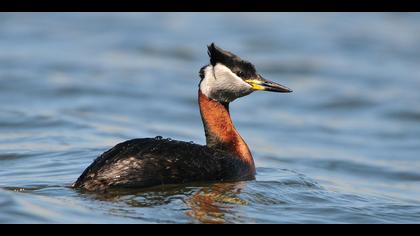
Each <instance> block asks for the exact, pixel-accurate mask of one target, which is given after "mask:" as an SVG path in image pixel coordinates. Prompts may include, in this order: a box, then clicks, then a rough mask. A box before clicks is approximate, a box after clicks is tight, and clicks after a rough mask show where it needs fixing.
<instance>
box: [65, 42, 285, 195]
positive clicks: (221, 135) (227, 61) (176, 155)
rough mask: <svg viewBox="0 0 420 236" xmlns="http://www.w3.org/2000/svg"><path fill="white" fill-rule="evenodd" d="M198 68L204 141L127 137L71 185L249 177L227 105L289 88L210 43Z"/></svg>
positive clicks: (246, 155) (248, 159)
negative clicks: (255, 94) (205, 60)
mask: <svg viewBox="0 0 420 236" xmlns="http://www.w3.org/2000/svg"><path fill="white" fill-rule="evenodd" d="M208 54H209V56H210V64H208V65H206V66H204V67H202V68H201V70H200V77H201V81H200V84H199V90H198V104H199V106H200V113H201V118H202V121H203V125H204V131H205V135H206V142H207V144H206V145H198V144H193V143H191V142H183V141H176V140H171V139H162V138H161V137H160V136H158V137H156V138H142V139H133V140H129V141H126V142H123V143H120V144H117V145H116V146H115V147H113V148H111V149H110V150H108V151H107V152H105V153H103V154H102V155H101V156H99V157H98V158H97V159H96V160H95V161H94V162H93V163H92V164H91V165H90V166H89V167H88V168H87V169H86V170H85V171H84V172H83V174H82V175H81V176H80V177H79V179H78V180H77V181H76V183H74V185H73V187H75V188H81V189H85V190H88V191H105V190H107V189H110V188H141V187H150V186H154V185H161V184H176V183H186V182H195V181H236V180H251V179H254V178H255V177H254V176H255V165H254V160H253V158H252V155H251V151H250V150H249V148H248V145H247V144H246V143H245V141H244V140H243V139H242V137H241V136H240V135H239V133H238V131H237V130H236V129H235V127H234V125H233V122H232V120H231V118H230V115H229V103H230V102H232V101H233V100H235V99H236V98H239V97H243V96H246V95H248V94H250V93H252V92H253V91H257V90H258V91H272V92H282V93H284V92H291V90H290V89H289V88H287V87H285V86H282V85H280V84H277V83H274V82H271V81H268V80H266V79H264V78H263V77H262V76H261V75H260V74H258V73H257V71H256V70H255V67H254V65H252V64H251V63H249V62H247V61H245V60H242V59H241V58H239V57H238V56H236V55H235V54H233V53H231V52H228V51H225V50H223V49H221V48H219V47H217V46H215V45H214V43H212V44H211V45H210V46H208Z"/></svg>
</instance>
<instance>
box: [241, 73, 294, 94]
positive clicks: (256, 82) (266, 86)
mask: <svg viewBox="0 0 420 236" xmlns="http://www.w3.org/2000/svg"><path fill="white" fill-rule="evenodd" d="M245 82H247V83H248V84H249V85H251V86H252V89H253V90H255V91H258V90H263V91H270V92H277V93H290V92H292V90H291V89H289V88H288V87H286V86H283V85H281V84H278V83H275V82H273V81H269V80H266V79H264V78H263V77H262V76H258V78H257V79H248V80H245Z"/></svg>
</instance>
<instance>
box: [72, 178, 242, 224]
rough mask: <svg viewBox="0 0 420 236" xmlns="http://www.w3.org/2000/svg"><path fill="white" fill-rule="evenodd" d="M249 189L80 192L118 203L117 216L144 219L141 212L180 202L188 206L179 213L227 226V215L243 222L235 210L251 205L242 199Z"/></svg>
mask: <svg viewBox="0 0 420 236" xmlns="http://www.w3.org/2000/svg"><path fill="white" fill-rule="evenodd" d="M245 187H246V182H218V183H206V184H197V185H188V186H186V185H166V186H159V187H153V188H148V189H118V190H111V191H108V192H106V193H101V194H96V193H87V192H85V191H83V190H80V191H81V194H82V195H83V196H84V197H88V196H89V198H91V197H93V198H94V200H99V201H107V202H114V203H116V205H114V207H117V209H116V208H112V209H109V210H110V213H111V214H113V215H115V214H117V215H127V214H130V217H135V216H133V215H132V214H139V215H140V214H141V208H150V207H159V206H164V205H168V204H171V203H174V202H175V201H179V200H180V201H179V202H182V203H184V204H185V205H182V206H179V207H178V209H181V210H182V211H184V212H185V215H186V216H188V217H190V218H191V219H192V220H193V222H196V223H206V224H223V223H226V222H227V219H226V213H229V214H228V215H229V217H230V218H232V217H235V218H238V219H236V220H239V219H240V217H241V216H240V215H235V214H233V213H232V212H233V211H234V210H235V208H237V207H239V206H243V205H247V204H248V203H247V201H245V200H243V199H242V198H241V197H240V194H241V192H242V191H243V189H244V188H245ZM127 206H128V208H127ZM133 208H135V209H133ZM157 217H158V215H157ZM230 220H232V219H230ZM230 220H229V221H230ZM163 222H165V221H163ZM168 223H170V222H169V221H168Z"/></svg>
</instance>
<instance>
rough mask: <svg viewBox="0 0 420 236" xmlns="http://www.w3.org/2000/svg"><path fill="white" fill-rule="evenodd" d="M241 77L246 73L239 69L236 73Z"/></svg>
mask: <svg viewBox="0 0 420 236" xmlns="http://www.w3.org/2000/svg"><path fill="white" fill-rule="evenodd" d="M236 74H237V75H238V76H239V77H244V76H245V73H244V72H242V71H238V73H236Z"/></svg>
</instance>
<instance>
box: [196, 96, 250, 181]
mask: <svg viewBox="0 0 420 236" xmlns="http://www.w3.org/2000/svg"><path fill="white" fill-rule="evenodd" d="M198 103H199V105H200V113H201V119H202V120H203V125H204V131H205V134H206V141H207V146H209V147H213V148H218V149H222V150H226V151H229V152H232V153H234V154H235V156H237V157H238V158H240V159H241V160H243V161H244V162H245V163H247V164H248V165H249V166H250V167H251V171H252V172H253V173H252V174H255V165H254V159H253V158H252V155H251V152H250V150H249V148H248V145H246V143H245V141H244V140H243V139H242V137H241V136H240V135H239V133H238V131H236V129H235V127H234V126H233V123H232V120H231V118H230V114H229V103H220V102H218V101H215V100H213V99H210V98H208V97H207V96H206V95H204V94H203V93H202V92H201V90H199V91H198Z"/></svg>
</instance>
